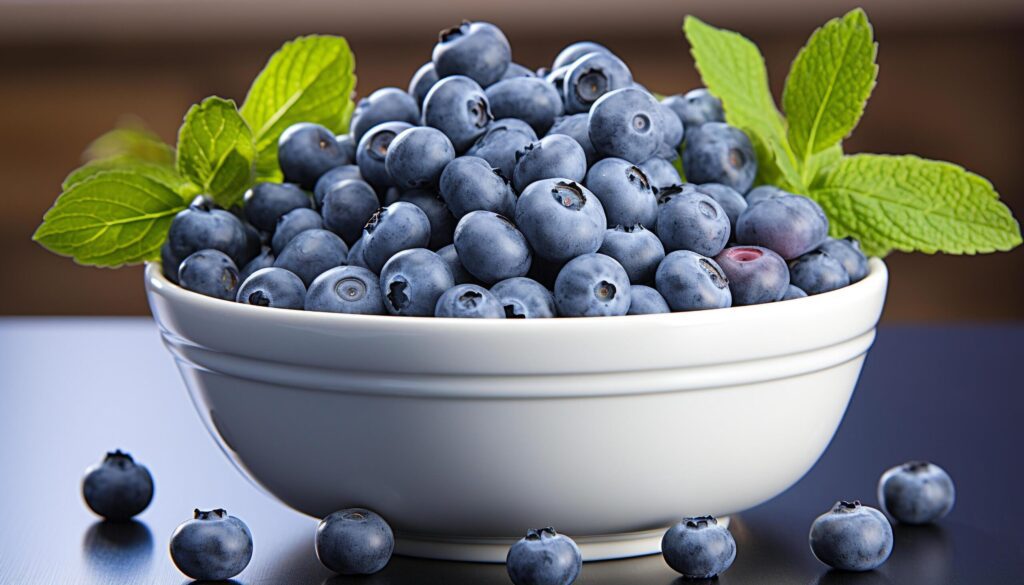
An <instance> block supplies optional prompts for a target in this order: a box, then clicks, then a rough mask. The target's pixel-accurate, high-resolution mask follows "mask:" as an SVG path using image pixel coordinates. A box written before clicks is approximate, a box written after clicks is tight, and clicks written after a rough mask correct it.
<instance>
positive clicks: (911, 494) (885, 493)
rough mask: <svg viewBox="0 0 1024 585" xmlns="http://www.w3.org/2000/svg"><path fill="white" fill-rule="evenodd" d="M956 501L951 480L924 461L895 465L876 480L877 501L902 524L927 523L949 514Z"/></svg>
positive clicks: (935, 466) (931, 464)
mask: <svg viewBox="0 0 1024 585" xmlns="http://www.w3.org/2000/svg"><path fill="white" fill-rule="evenodd" d="M955 501H956V488H954V487H953V480H952V478H950V477H949V474H948V473H946V471H945V470H944V469H942V468H941V467H939V466H938V465H935V464H934V463H928V462H926V461H911V462H909V463H904V464H903V465H897V466H896V467H893V468H892V469H889V470H888V471H886V472H885V473H883V474H882V478H881V479H879V480H878V502H879V503H880V504H881V506H882V509H883V510H885V511H886V512H888V514H889V515H890V516H892V517H893V518H895V519H896V520H898V521H900V522H902V523H904V524H929V523H932V522H935V521H937V520H940V519H942V518H944V517H945V516H946V514H949V511H950V510H952V509H953V503H954V502H955Z"/></svg>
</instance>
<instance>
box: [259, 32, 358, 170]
mask: <svg viewBox="0 0 1024 585" xmlns="http://www.w3.org/2000/svg"><path fill="white" fill-rule="evenodd" d="M354 71H355V57H354V56H353V55H352V51H351V50H349V46H348V42H347V41H346V40H345V39H344V38H342V37H333V36H308V37H299V38H297V39H295V40H294V41H290V42H287V43H285V44H284V46H282V47H281V49H280V50H278V51H277V52H276V53H274V55H273V56H272V57H271V58H270V60H269V61H268V62H267V65H266V67H264V68H263V71H261V72H260V74H259V76H258V77H256V80H255V81H253V84H252V87H251V88H249V94H248V95H247V96H246V97H245V103H244V104H242V109H241V113H242V117H243V118H245V120H246V121H247V122H248V123H249V127H250V128H252V132H253V138H254V139H255V141H256V150H257V152H258V153H259V154H258V158H257V163H256V174H257V177H259V178H261V179H267V180H276V179H280V177H281V171H280V169H279V168H278V166H277V139H278V137H279V136H281V133H282V132H284V130H285V129H286V128H288V126H291V125H292V124H295V123H297V122H313V123H315V124H321V125H323V126H326V127H327V128H329V129H331V131H333V132H335V133H337V134H340V133H342V132H345V131H346V130H348V117H349V116H351V112H352V108H353V107H354V106H353V105H352V103H351V102H352V90H353V88H354V87H355V83H356V76H355V72H354Z"/></svg>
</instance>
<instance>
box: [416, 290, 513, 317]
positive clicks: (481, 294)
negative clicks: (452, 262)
mask: <svg viewBox="0 0 1024 585" xmlns="http://www.w3.org/2000/svg"><path fill="white" fill-rule="evenodd" d="M434 316H435V317H456V318H460V319H504V318H505V309H504V308H502V306H501V303H500V302H498V298H497V297H496V296H494V294H492V293H491V291H489V290H487V289H486V288H483V287H482V286H479V285H476V284H457V285H455V286H453V287H451V288H450V289H448V290H446V291H445V292H444V294H442V295H441V297H440V298H438V299H437V306H436V307H435V308H434Z"/></svg>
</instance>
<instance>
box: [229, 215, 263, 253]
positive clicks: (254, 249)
mask: <svg viewBox="0 0 1024 585" xmlns="http://www.w3.org/2000/svg"><path fill="white" fill-rule="evenodd" d="M231 213H232V215H234V216H235V217H237V218H238V220H239V221H241V222H242V229H243V230H244V231H245V254H244V256H243V258H239V259H237V260H235V264H238V265H239V266H242V265H244V264H245V263H246V262H249V261H250V260H252V259H253V258H255V257H256V256H257V255H258V254H259V253H260V250H262V249H263V243H264V241H265V239H266V237H267V236H268V235H269V234H266V233H263V234H261V233H260V231H259V230H258V229H256V227H255V226H254V225H252V224H251V223H249V222H248V221H246V220H245V212H244V211H243V210H242V208H241V207H235V208H234V209H232V210H231Z"/></svg>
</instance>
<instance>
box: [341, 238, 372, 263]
mask: <svg viewBox="0 0 1024 585" xmlns="http://www.w3.org/2000/svg"><path fill="white" fill-rule="evenodd" d="M365 245H366V239H365V238H359V239H358V240H356V243H354V244H352V247H351V248H349V250H348V258H346V260H345V261H346V263H347V264H348V265H349V266H358V267H360V268H365V269H367V270H369V269H370V267H369V266H367V265H366V259H365V258H363V246H365Z"/></svg>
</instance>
